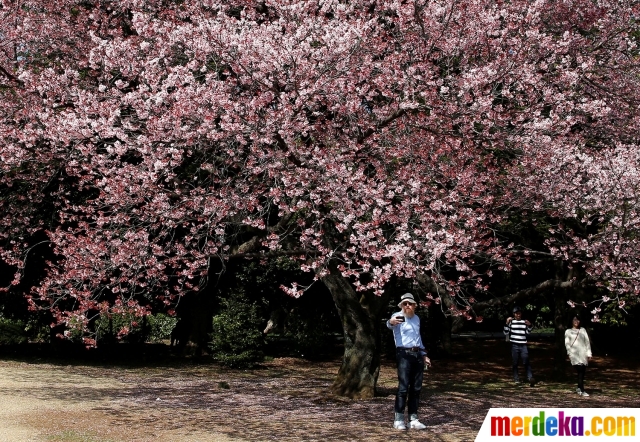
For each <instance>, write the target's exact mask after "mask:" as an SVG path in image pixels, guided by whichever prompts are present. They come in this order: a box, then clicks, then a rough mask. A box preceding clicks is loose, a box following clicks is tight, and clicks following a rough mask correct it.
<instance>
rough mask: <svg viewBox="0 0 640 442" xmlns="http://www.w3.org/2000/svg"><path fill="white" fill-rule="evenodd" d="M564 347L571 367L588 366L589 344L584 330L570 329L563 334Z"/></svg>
mask: <svg viewBox="0 0 640 442" xmlns="http://www.w3.org/2000/svg"><path fill="white" fill-rule="evenodd" d="M564 346H565V348H566V349H567V354H568V355H569V360H570V361H571V365H578V364H583V365H589V359H588V358H590V357H591V343H590V342H589V335H587V331H586V330H585V329H584V328H580V329H579V330H576V329H575V328H570V329H568V330H567V331H565V332H564Z"/></svg>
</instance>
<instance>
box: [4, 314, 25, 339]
mask: <svg viewBox="0 0 640 442" xmlns="http://www.w3.org/2000/svg"><path fill="white" fill-rule="evenodd" d="M27 342H28V339H27V332H26V330H25V324H24V322H23V321H18V320H14V319H7V318H0V345H14V344H26V343H27Z"/></svg>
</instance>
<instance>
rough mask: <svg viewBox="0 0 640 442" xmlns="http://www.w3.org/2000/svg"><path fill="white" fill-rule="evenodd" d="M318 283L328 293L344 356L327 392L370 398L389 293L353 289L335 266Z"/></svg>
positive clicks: (377, 368)
mask: <svg viewBox="0 0 640 442" xmlns="http://www.w3.org/2000/svg"><path fill="white" fill-rule="evenodd" d="M322 282H323V283H324V284H325V285H326V286H327V288H328V289H329V291H330V292H331V296H332V297H333V300H334V302H335V304H336V307H337V309H338V314H339V315H340V320H341V321H342V328H343V331H344V356H343V358H342V365H341V366H340V370H339V371H338V375H337V377H336V379H335V381H334V383H333V385H332V386H331V392H332V393H333V394H336V395H338V396H343V397H348V398H351V399H369V398H372V397H374V396H375V392H376V384H377V382H378V375H379V373H380V354H381V346H382V343H381V322H382V321H381V315H382V313H383V312H384V311H385V309H386V307H387V302H388V300H389V293H388V291H385V293H384V294H383V295H382V296H376V295H374V294H372V293H369V292H367V293H362V292H356V291H355V290H354V288H353V287H352V286H351V284H350V283H349V281H348V280H347V279H346V278H344V277H343V276H342V275H341V274H340V272H338V271H337V270H335V269H333V270H332V272H331V274H329V275H327V276H325V277H323V278H322Z"/></svg>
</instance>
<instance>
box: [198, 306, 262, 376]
mask: <svg viewBox="0 0 640 442" xmlns="http://www.w3.org/2000/svg"><path fill="white" fill-rule="evenodd" d="M261 323H262V319H261V318H260V315H259V314H258V306H257V305H256V304H255V303H250V302H249V301H248V300H247V299H246V298H245V297H244V296H242V295H238V296H235V297H233V298H228V299H223V300H222V301H221V309H220V312H219V314H217V315H215V316H214V317H213V332H212V333H211V341H210V342H209V349H210V350H211V354H212V356H213V358H214V359H215V360H216V361H218V362H220V363H221V364H223V365H226V366H228V367H235V368H248V367H252V366H253V365H254V364H255V363H256V362H258V361H261V360H262V359H263V357H264V354H263V347H264V339H263V336H262V331H261V330H260V325H261Z"/></svg>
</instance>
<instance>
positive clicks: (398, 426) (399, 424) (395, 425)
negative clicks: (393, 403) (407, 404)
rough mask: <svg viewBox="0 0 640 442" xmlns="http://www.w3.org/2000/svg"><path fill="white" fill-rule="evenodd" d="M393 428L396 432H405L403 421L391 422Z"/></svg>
mask: <svg viewBox="0 0 640 442" xmlns="http://www.w3.org/2000/svg"><path fill="white" fill-rule="evenodd" d="M393 428H395V429H396V430H406V429H407V426H406V425H405V423H404V421H393Z"/></svg>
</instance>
